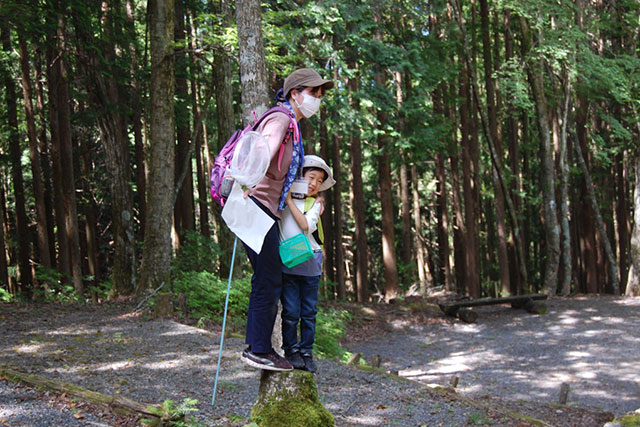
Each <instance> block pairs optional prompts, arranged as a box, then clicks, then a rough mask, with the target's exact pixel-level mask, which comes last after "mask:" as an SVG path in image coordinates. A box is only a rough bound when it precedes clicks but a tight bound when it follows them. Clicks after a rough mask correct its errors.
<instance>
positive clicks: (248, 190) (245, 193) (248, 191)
mask: <svg viewBox="0 0 640 427" xmlns="http://www.w3.org/2000/svg"><path fill="white" fill-rule="evenodd" d="M249 194H251V189H250V188H247V189H246V190H244V194H243V195H242V197H244V198H245V199H246V198H247V197H249Z"/></svg>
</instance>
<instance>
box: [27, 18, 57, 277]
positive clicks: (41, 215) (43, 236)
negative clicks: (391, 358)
mask: <svg viewBox="0 0 640 427" xmlns="http://www.w3.org/2000/svg"><path fill="white" fill-rule="evenodd" d="M18 40H19V44H20V64H21V68H22V95H23V99H24V109H25V120H26V122H27V136H28V139H29V159H30V160H31V174H32V179H33V180H32V182H33V196H34V198H35V205H36V219H37V221H36V229H37V234H38V253H39V255H40V257H39V262H40V264H41V265H42V266H43V267H45V268H46V269H50V268H51V266H52V265H53V264H52V262H51V253H50V252H49V234H48V226H47V211H46V208H47V205H46V203H45V199H44V186H43V180H42V168H41V167H40V153H39V151H38V133H37V130H36V121H35V111H34V108H33V99H32V98H33V85H32V82H31V71H30V65H29V51H28V50H27V42H26V40H25V39H24V29H23V28H21V27H19V28H18Z"/></svg>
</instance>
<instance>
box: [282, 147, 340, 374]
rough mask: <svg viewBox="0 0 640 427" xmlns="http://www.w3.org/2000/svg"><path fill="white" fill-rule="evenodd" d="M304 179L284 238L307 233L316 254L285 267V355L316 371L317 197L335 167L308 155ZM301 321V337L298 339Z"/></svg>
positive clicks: (285, 218)
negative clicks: (305, 187)
mask: <svg viewBox="0 0 640 427" xmlns="http://www.w3.org/2000/svg"><path fill="white" fill-rule="evenodd" d="M302 174H303V178H304V179H305V180H306V181H307V183H308V184H309V188H308V191H307V194H306V195H305V196H306V197H305V198H303V199H295V198H293V197H292V195H291V192H289V195H288V196H287V199H286V201H287V208H285V210H284V211H283V212H282V220H281V222H280V237H281V239H283V240H284V239H288V238H290V237H293V236H295V235H296V234H299V233H304V234H305V235H306V236H307V238H308V239H309V243H310V244H311V249H312V250H313V252H314V257H313V258H311V259H310V260H308V261H305V262H303V263H302V264H299V265H296V266H294V267H291V268H287V267H286V266H284V265H283V267H282V270H283V274H282V282H283V288H282V294H281V296H280V301H281V302H282V348H283V349H284V353H285V357H286V359H287V360H288V361H289V363H291V365H293V367H294V368H295V369H304V370H307V371H309V372H316V371H317V369H318V368H317V366H316V364H315V362H314V361H313V352H312V351H313V341H314V339H315V333H316V313H317V312H318V310H317V308H316V303H317V302H318V284H319V283H320V276H321V274H322V243H323V238H324V236H323V235H322V234H323V233H322V222H321V221H320V213H321V212H322V203H320V202H319V201H317V200H316V197H317V195H318V192H320V191H324V190H327V189H329V188H331V187H332V186H333V185H334V184H335V183H336V181H335V180H334V179H333V174H332V172H331V169H330V168H329V166H327V164H326V163H325V161H324V160H322V159H321V158H320V157H318V156H314V155H306V156H304V163H303V166H302ZM298 321H300V339H298Z"/></svg>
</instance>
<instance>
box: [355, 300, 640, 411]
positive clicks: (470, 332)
mask: <svg viewBox="0 0 640 427" xmlns="http://www.w3.org/2000/svg"><path fill="white" fill-rule="evenodd" d="M546 304H547V307H548V312H547V313H546V314H544V315H531V314H529V313H527V312H525V311H523V310H514V309H511V308H509V307H508V306H506V305H503V306H485V307H482V308H479V309H474V311H476V312H477V313H478V314H479V317H478V320H477V323H476V324H465V323H462V322H460V321H454V322H452V323H451V324H442V323H441V324H433V325H429V326H424V325H412V326H407V325H406V324H403V323H401V322H400V323H398V324H396V325H395V327H394V328H393V329H392V330H391V331H387V332H385V335H384V336H382V337H378V338H376V339H371V340H367V341H364V342H358V343H350V344H348V345H347V347H348V348H349V349H350V350H352V351H354V352H360V353H362V354H363V356H364V357H365V358H371V357H372V356H373V355H376V354H377V355H380V356H382V361H383V366H384V367H385V368H386V369H390V370H396V371H398V372H399V375H400V376H403V377H407V378H411V379H413V380H417V381H420V382H423V383H430V382H435V383H444V382H446V380H447V379H448V378H450V377H451V376H453V375H455V376H458V377H459V378H460V382H459V385H458V389H457V391H458V392H459V393H460V394H462V395H463V396H467V397H473V398H481V397H486V396H500V397H502V398H503V399H506V400H511V401H515V402H517V401H519V400H526V401H539V402H556V401H557V399H558V394H559V391H560V385H561V384H562V383H563V382H564V383H568V384H569V386H570V393H569V402H570V403H572V404H577V405H581V406H583V407H592V408H600V409H604V410H606V411H610V412H613V413H614V414H615V415H617V416H618V415H622V414H624V413H626V412H629V411H633V410H635V409H638V408H640V368H638V367H639V366H640V335H639V333H638V331H640V298H614V297H590V298H571V299H561V298H554V299H550V300H548V301H547V302H546Z"/></svg>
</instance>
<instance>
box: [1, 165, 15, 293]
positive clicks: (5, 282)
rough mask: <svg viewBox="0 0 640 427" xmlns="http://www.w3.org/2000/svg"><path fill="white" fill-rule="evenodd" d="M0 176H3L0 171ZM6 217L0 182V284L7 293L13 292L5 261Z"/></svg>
mask: <svg viewBox="0 0 640 427" xmlns="http://www.w3.org/2000/svg"><path fill="white" fill-rule="evenodd" d="M0 178H4V177H3V176H2V174H1V173H0ZM5 217H6V206H5V197H4V188H3V186H2V184H0V285H2V288H5V289H6V290H7V291H8V292H9V293H13V291H14V289H13V284H12V283H11V281H10V279H9V268H8V267H9V265H8V262H7V246H6V244H5V242H6V241H7V239H6V234H5V228H6V226H7V224H6V223H5Z"/></svg>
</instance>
